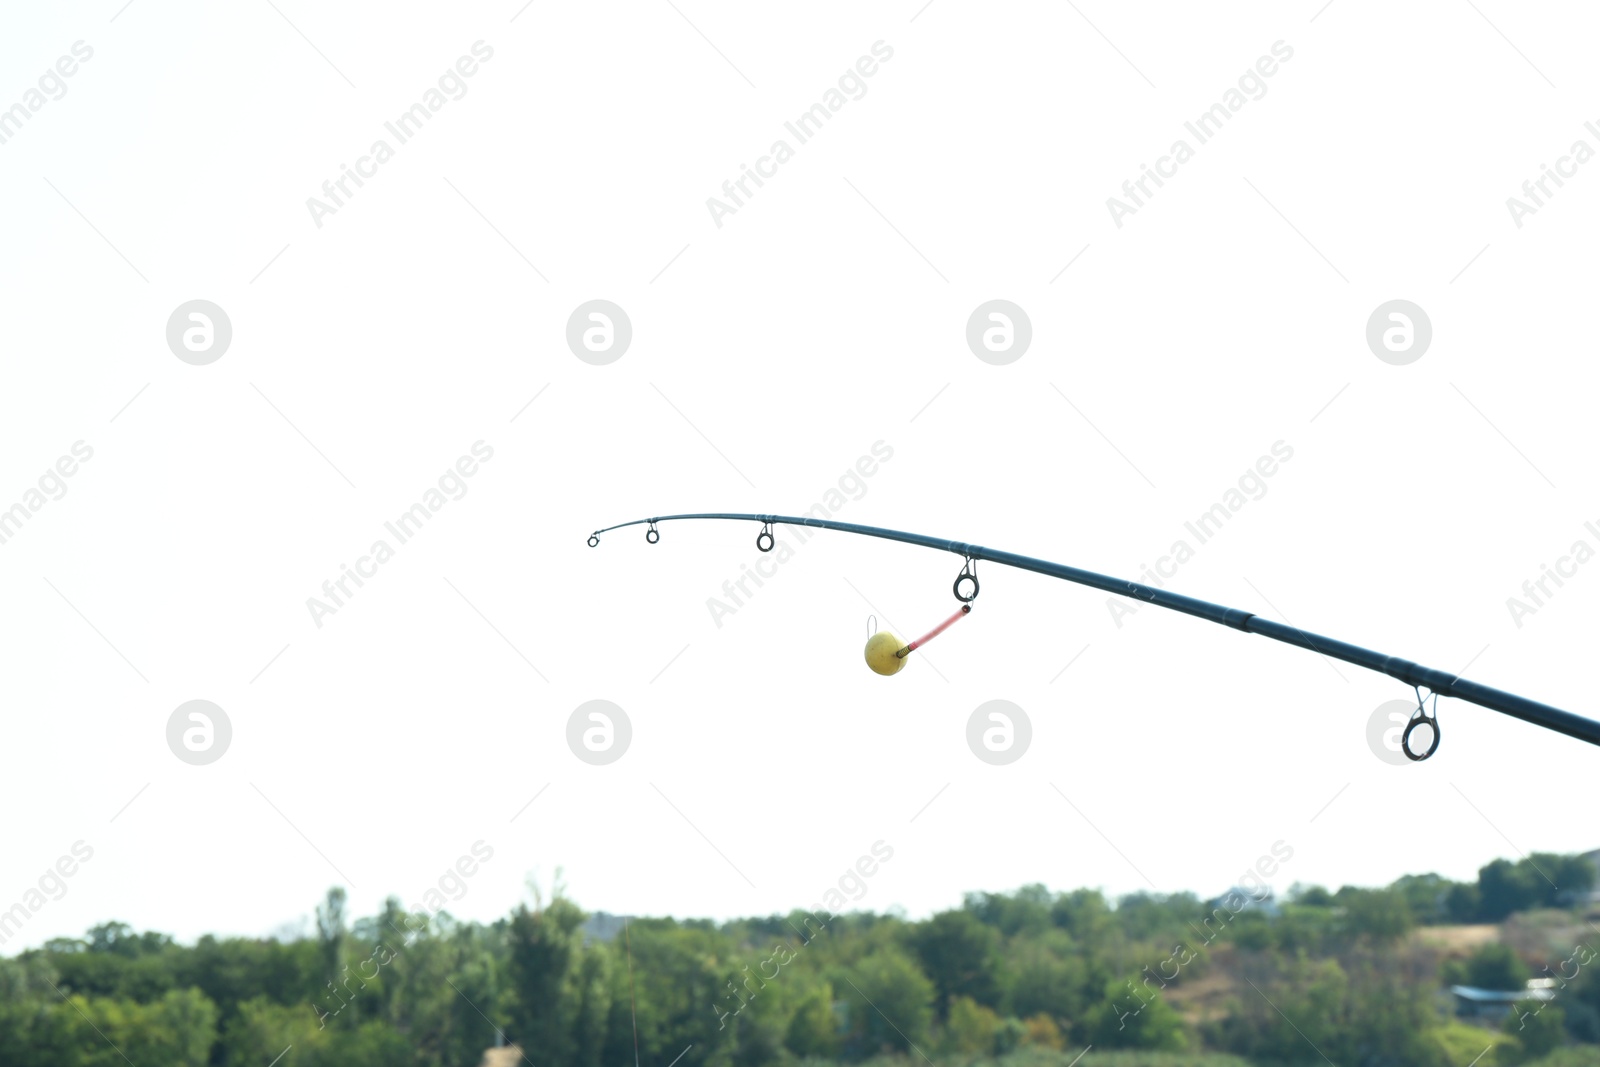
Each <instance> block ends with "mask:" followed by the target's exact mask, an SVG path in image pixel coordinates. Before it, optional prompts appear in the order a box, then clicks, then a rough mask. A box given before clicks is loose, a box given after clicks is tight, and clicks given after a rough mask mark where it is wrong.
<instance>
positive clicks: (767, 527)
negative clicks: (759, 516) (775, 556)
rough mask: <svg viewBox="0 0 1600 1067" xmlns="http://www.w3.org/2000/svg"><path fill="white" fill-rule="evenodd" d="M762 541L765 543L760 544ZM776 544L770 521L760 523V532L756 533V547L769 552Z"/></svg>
mask: <svg viewBox="0 0 1600 1067" xmlns="http://www.w3.org/2000/svg"><path fill="white" fill-rule="evenodd" d="M763 541H765V542H766V543H765V544H762V542H763ZM777 544H778V541H777V539H776V538H774V537H773V536H772V523H770V522H764V523H762V524H761V532H760V533H758V534H756V547H757V548H758V549H760V550H761V551H763V552H771V551H772V550H773V549H774V548H775V547H777Z"/></svg>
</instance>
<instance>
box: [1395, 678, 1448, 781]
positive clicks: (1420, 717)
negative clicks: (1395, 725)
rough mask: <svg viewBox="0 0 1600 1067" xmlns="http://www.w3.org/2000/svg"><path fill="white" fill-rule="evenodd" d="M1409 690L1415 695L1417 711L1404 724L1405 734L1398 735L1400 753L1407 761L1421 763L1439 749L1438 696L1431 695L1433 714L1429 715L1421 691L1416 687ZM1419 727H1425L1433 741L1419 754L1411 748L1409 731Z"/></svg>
mask: <svg viewBox="0 0 1600 1067" xmlns="http://www.w3.org/2000/svg"><path fill="white" fill-rule="evenodd" d="M1411 688H1412V689H1413V690H1415V692H1416V694H1417V711H1416V714H1414V715H1412V716H1411V721H1410V722H1408V723H1406V728H1405V732H1404V733H1402V734H1401V735H1400V751H1402V752H1404V753H1405V754H1406V758H1407V759H1409V760H1411V761H1413V762H1415V763H1421V762H1422V761H1423V760H1425V759H1427V758H1428V757H1429V756H1431V755H1433V754H1434V752H1436V751H1437V750H1438V748H1439V694H1438V693H1434V694H1433V714H1431V715H1430V714H1428V712H1427V711H1426V710H1424V704H1425V703H1426V702H1425V701H1424V699H1423V696H1422V690H1421V689H1420V688H1418V687H1417V686H1412V687H1411ZM1419 726H1426V727H1427V728H1428V730H1429V732H1430V733H1431V734H1432V735H1433V740H1432V741H1431V742H1430V743H1429V745H1428V749H1427V751H1426V752H1421V753H1419V752H1417V751H1416V750H1414V749H1413V748H1412V747H1411V731H1413V730H1415V729H1416V728H1417V727H1419Z"/></svg>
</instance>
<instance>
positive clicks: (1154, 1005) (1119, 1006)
mask: <svg viewBox="0 0 1600 1067" xmlns="http://www.w3.org/2000/svg"><path fill="white" fill-rule="evenodd" d="M1082 1031H1083V1039H1084V1041H1085V1042H1086V1043H1088V1044H1091V1045H1095V1046H1096V1047H1099V1048H1138V1049H1151V1050H1156V1051H1163V1052H1182V1051H1183V1050H1184V1049H1186V1048H1188V1047H1189V1037H1188V1032H1187V1029H1186V1027H1185V1026H1184V1022H1183V1018H1182V1016H1180V1015H1179V1014H1178V1012H1177V1010H1176V1009H1174V1008H1173V1007H1172V1005H1170V1004H1168V1003H1167V1002H1166V1001H1165V1000H1164V999H1162V996H1161V993H1160V990H1158V989H1156V988H1153V987H1151V986H1148V985H1145V984H1144V983H1143V982H1141V981H1139V979H1138V976H1135V977H1134V978H1130V979H1125V980H1123V981H1121V982H1116V981H1113V982H1111V983H1109V984H1108V985H1107V986H1106V987H1105V994H1104V996H1103V997H1102V998H1101V999H1100V1000H1099V1001H1097V1002H1096V1003H1095V1004H1093V1005H1091V1006H1090V1007H1089V1009H1088V1010H1087V1011H1086V1012H1085V1013H1084V1016H1083V1026H1082Z"/></svg>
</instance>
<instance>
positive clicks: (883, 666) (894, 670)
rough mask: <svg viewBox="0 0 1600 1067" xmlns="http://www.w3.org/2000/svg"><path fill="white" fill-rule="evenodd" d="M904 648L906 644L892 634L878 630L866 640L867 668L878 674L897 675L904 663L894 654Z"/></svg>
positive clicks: (903, 660)
mask: <svg viewBox="0 0 1600 1067" xmlns="http://www.w3.org/2000/svg"><path fill="white" fill-rule="evenodd" d="M904 647H906V643H905V642H904V641H902V640H900V639H899V638H898V637H896V636H895V635H894V634H892V633H890V632H889V631H888V630H879V631H878V632H877V633H875V634H873V635H872V636H871V637H869V638H867V651H866V656H867V666H868V667H871V668H872V669H873V671H874V672H876V673H878V674H899V673H900V669H901V668H902V667H904V666H905V665H906V661H905V659H902V658H900V657H898V656H896V655H895V653H896V652H898V651H900V650H901V649H902V648H904ZM908 658H909V657H908Z"/></svg>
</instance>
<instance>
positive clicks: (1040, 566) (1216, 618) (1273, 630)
mask: <svg viewBox="0 0 1600 1067" xmlns="http://www.w3.org/2000/svg"><path fill="white" fill-rule="evenodd" d="M674 519H733V520H736V521H740V522H759V523H783V524H785V525H788V526H811V527H816V528H818V529H823V530H838V531H841V532H843V533H853V534H862V535H864V536H866V537H880V538H883V539H884V540H887V541H901V542H904V543H905V544H908V545H920V546H922V547H923V548H936V549H939V550H940V551H942V552H951V553H954V554H955V555H958V556H963V557H965V558H968V559H973V560H983V561H987V562H990V563H1002V564H1004V565H1006V566H1007V567H1017V568H1019V569H1021V570H1025V571H1033V572H1034V573H1035V574H1046V575H1049V576H1050V577H1052V578H1061V579H1064V580H1066V581H1069V582H1076V583H1077V584H1078V585H1086V586H1089V587H1090V588H1093V589H1102V590H1104V591H1106V592H1108V593H1115V594H1116V595H1118V596H1125V597H1129V598H1131V599H1134V600H1140V601H1143V602H1144V603H1147V604H1154V605H1155V606H1156V607H1159V608H1168V609H1170V610H1172V611H1181V612H1183V613H1184V614H1185V615H1194V616H1197V617H1198V618H1202V619H1208V620H1210V621H1211V622H1216V623H1221V624H1222V625H1224V626H1231V627H1233V628H1234V629H1235V630H1243V631H1245V632H1246V633H1252V634H1260V635H1261V636H1262V637H1270V638H1272V640H1274V641H1282V642H1283V643H1284V644H1288V645H1296V646H1298V647H1300V648H1304V649H1309V650H1310V651H1312V652H1316V653H1319V654H1321V655H1324V656H1327V657H1328V658H1330V659H1337V660H1343V661H1344V662H1346V663H1353V664H1355V665H1356V666H1357V667H1365V668H1367V669H1368V670H1372V671H1378V672H1380V673H1382V674H1387V675H1388V676H1389V677H1391V678H1396V679H1398V680H1400V681H1402V682H1404V683H1406V684H1407V685H1411V686H1422V687H1423V688H1426V689H1427V690H1429V691H1430V692H1433V693H1438V694H1439V695H1440V696H1447V697H1455V698H1456V699H1457V700H1465V701H1466V702H1467V703H1469V704H1477V705H1478V706H1479V707H1484V708H1488V709H1490V710H1491V711H1498V712H1500V713H1501V714H1503V715H1510V716H1511V717H1513V718H1516V719H1521V720H1522V721H1523V722H1531V723H1533V724H1534V725H1535V726H1542V727H1544V728H1545V729H1547V730H1554V731H1555V732H1557V733H1561V734H1566V735H1567V736H1568V737H1575V738H1577V739H1578V740H1580V741H1587V742H1589V743H1590V744H1591V745H1600V722H1595V721H1594V720H1593V719H1586V718H1584V717H1583V716H1581V715H1574V714H1572V712H1570V711H1562V710H1561V709H1560V708H1554V707H1551V706H1550V705H1549V704H1541V703H1539V702H1538V701H1537V700H1529V699H1528V698H1526V697H1520V696H1517V695H1516V694H1515V693H1507V692H1505V691H1504V690H1502V689H1494V688H1491V687H1490V686H1487V685H1479V684H1478V683H1477V682H1471V681H1468V680H1467V679H1465V678H1462V677H1460V676H1459V675H1454V674H1450V673H1448V672H1446V671H1440V670H1435V669H1434V668H1432V667H1424V666H1422V665H1421V664H1419V663H1413V662H1411V661H1410V660H1407V659H1401V658H1399V657H1398V656H1389V655H1385V654H1384V653H1382V652H1374V651H1373V650H1372V649H1370V648H1362V647H1361V646H1360V645H1352V644H1348V643H1346V642H1344V641H1336V640H1334V639H1333V638H1331V637H1322V636H1320V635H1318V634H1313V633H1307V632H1306V631H1304V630H1301V629H1297V628H1296V627H1293V626H1286V625H1284V624H1283V623H1281V622H1273V621H1272V620H1270V619H1263V618H1262V617H1261V616H1259V615H1256V614H1255V613H1253V612H1249V611H1241V610H1239V609H1238V608H1229V607H1224V606H1222V605H1221V604H1213V603H1211V602H1210V601H1206V600H1197V599H1195V598H1194V597H1189V596H1184V595H1182V594H1181V593H1173V592H1170V591H1168V590H1166V589H1156V588H1153V587H1151V586H1148V585H1141V584H1140V583H1138V582H1129V581H1125V580H1123V579H1121V578H1112V577H1110V576H1108V575H1104V574H1096V573H1095V572H1094V571H1086V570H1080V569H1079V568H1077V567H1068V566H1066V565H1065V564H1062V563H1052V562H1050V561H1049V560H1046V559H1034V558H1033V557H1032V556H1019V555H1018V554H1017V553H1015V552H1003V551H1001V550H999V549H994V548H984V547H982V546H981V545H970V544H967V543H966V542H965V541H947V540H945V539H943V538H939V537H928V536H926V535H924V534H914V533H906V532H904V531H902V530H886V529H884V528H883V527H880V526H861V525H859V524H857V523H853V522H834V521H833V520H831V519H813V518H810V517H808V516H796V515H743V514H733V513H726V512H709V513H706V514H701V515H658V516H656V517H655V518H653V519H637V520H635V521H633V522H623V523H618V524H617V525H616V526H607V527H605V529H601V530H596V531H595V532H594V533H593V534H591V535H590V537H591V542H592V543H598V539H599V536H600V535H601V534H603V533H605V532H606V531H608V530H620V529H622V528H623V527H625V526H640V525H643V524H645V523H650V524H654V523H658V522H670V521H672V520H674Z"/></svg>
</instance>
